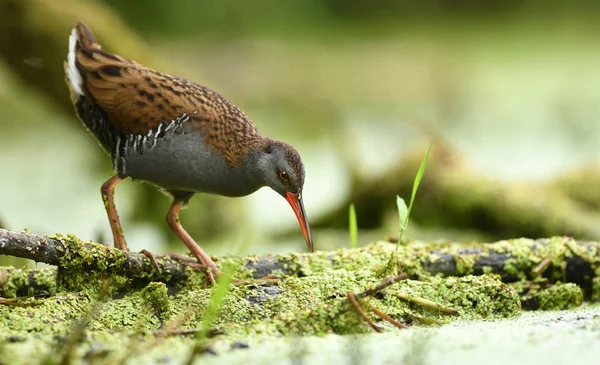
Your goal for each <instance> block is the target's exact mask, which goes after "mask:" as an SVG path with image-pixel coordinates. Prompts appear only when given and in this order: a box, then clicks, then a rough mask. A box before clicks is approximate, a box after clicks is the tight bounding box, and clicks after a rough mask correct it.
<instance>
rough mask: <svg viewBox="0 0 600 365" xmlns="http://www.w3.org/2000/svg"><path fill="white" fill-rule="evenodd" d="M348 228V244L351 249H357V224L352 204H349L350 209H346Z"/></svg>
mask: <svg viewBox="0 0 600 365" xmlns="http://www.w3.org/2000/svg"><path fill="white" fill-rule="evenodd" d="M348 228H349V230H350V244H351V245H352V248H356V247H358V222H357V220H356V209H355V208H354V204H350V209H348Z"/></svg>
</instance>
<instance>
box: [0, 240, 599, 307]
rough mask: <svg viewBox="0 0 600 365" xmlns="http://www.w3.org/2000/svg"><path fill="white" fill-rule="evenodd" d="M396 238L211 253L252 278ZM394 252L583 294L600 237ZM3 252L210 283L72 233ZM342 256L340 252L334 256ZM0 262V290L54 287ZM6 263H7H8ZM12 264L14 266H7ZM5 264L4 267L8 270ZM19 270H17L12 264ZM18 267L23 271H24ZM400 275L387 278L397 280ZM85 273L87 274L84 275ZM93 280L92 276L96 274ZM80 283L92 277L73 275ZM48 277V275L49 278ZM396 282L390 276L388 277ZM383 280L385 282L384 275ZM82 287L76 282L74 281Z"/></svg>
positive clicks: (165, 260)
mask: <svg viewBox="0 0 600 365" xmlns="http://www.w3.org/2000/svg"><path fill="white" fill-rule="evenodd" d="M395 250H396V245H393V244H390V243H385V242H378V243H375V244H372V245H369V246H365V247H363V248H359V249H357V250H341V251H332V252H315V253H314V254H303V253H296V254H290V255H264V256H248V257H246V258H232V257H229V258H221V259H219V258H215V260H216V262H217V264H219V265H221V264H223V262H225V261H228V260H229V261H231V260H234V261H235V260H237V261H238V262H240V261H241V262H240V263H242V266H241V268H240V271H239V272H238V273H237V274H236V279H239V280H240V282H241V283H247V284H251V283H252V282H253V280H254V279H259V278H267V277H273V276H277V275H279V276H282V275H290V276H307V275H311V273H315V274H316V273H318V272H319V271H314V269H315V268H318V267H329V268H332V269H336V268H342V267H344V265H346V266H347V265H352V266H356V267H372V268H373V270H376V268H377V266H381V265H384V264H385V262H386V261H387V260H388V259H389V255H390V254H391V252H394V251H395ZM398 252H399V260H401V261H402V262H400V264H401V265H402V267H405V268H406V270H405V272H406V273H407V274H408V275H409V277H412V278H415V277H418V275H419V273H422V274H426V273H429V274H442V275H443V276H464V275H482V274H485V273H495V274H498V275H500V277H501V278H502V281H503V282H505V283H512V282H518V281H522V280H537V279H539V278H540V275H541V276H542V278H544V279H547V280H549V282H550V283H556V282H559V281H560V282H563V283H574V284H577V285H578V286H580V287H581V289H582V290H583V291H584V293H585V294H586V295H589V294H590V293H591V292H592V290H593V285H594V284H593V283H594V280H595V279H596V277H597V276H598V274H597V273H600V259H599V257H600V244H599V243H598V242H583V241H576V240H574V239H571V238H564V237H555V238H549V239H537V240H531V239H516V240H509V241H499V242H495V243H486V244H468V245H461V244H427V243H424V242H413V243H408V244H406V245H403V246H401V247H399V250H398ZM0 255H12V256H16V257H21V258H28V259H32V260H35V261H36V262H43V263H46V264H50V265H56V266H57V267H58V276H59V279H60V278H61V277H65V276H66V275H68V274H70V273H71V271H72V270H79V271H80V272H81V271H83V272H84V273H85V274H88V273H92V272H95V273H105V274H108V275H120V276H123V277H125V278H126V280H127V285H129V286H136V287H141V286H144V285H146V284H147V283H149V282H151V281H161V282H165V283H167V284H169V285H171V284H177V285H179V284H181V283H184V284H185V283H189V284H190V285H208V281H207V280H206V278H205V275H204V273H203V272H202V271H197V270H192V269H191V268H189V267H188V266H187V265H186V263H185V262H182V261H179V260H175V259H173V258H171V257H169V256H160V255H157V263H158V266H159V269H160V270H156V268H155V267H154V265H153V264H152V262H151V261H150V260H149V259H148V258H147V256H145V255H144V254H140V253H135V252H128V253H125V252H122V251H119V250H117V249H114V248H112V247H106V246H103V245H100V244H96V243H92V242H82V241H79V240H78V239H76V238H75V237H71V236H69V237H55V238H50V237H40V236H38V235H34V234H31V233H25V232H12V231H7V230H4V229H0ZM337 258H339V259H337ZM4 270H5V272H4V273H3V272H2V270H0V296H6V297H9V295H4V294H3V293H5V292H6V289H7V287H6V285H4V284H5V283H7V282H10V285H11V286H10V290H11V293H12V295H10V297H15V296H27V295H39V294H44V293H48V292H51V290H49V289H48V284H47V283H40V280H37V278H39V277H42V276H43V275H41V273H43V271H40V270H33V269H30V271H28V272H27V273H26V276H25V278H21V279H19V280H11V276H12V275H13V274H12V273H11V271H10V269H4ZM7 270H8V271H7ZM12 270H15V269H12ZM6 271H7V272H6ZM14 274H15V275H16V274H17V273H16V272H14ZM21 274H23V273H21ZM403 278H404V276H400V277H395V278H388V279H386V280H392V281H394V282H395V281H397V280H402V279H403ZM88 279H89V278H88ZM94 280H96V279H94ZM72 281H73V277H72V276H71V277H70V280H69V285H72V287H71V289H77V285H81V286H85V285H88V284H89V283H90V282H89V280H88V281H87V282H85V281H84V282H81V283H73V282H72ZM46 282H50V279H48V280H46ZM392 284H393V283H392ZM380 285H383V286H386V285H388V284H387V283H386V281H384V282H382V283H381V284H380ZM381 289H382V288H380V287H374V288H371V289H367V290H366V291H365V292H363V293H357V294H356V296H357V298H361V297H365V296H370V295H372V293H375V292H377V291H379V290H381ZM78 290H80V288H79V289H78Z"/></svg>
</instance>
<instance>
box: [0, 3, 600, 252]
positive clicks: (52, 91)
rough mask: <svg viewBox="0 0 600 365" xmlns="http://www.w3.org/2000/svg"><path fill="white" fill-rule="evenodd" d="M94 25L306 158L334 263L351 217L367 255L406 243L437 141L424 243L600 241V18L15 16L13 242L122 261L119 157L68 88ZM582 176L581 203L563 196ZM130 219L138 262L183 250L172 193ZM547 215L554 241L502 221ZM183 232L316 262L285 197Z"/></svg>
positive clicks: (150, 10)
mask: <svg viewBox="0 0 600 365" xmlns="http://www.w3.org/2000/svg"><path fill="white" fill-rule="evenodd" d="M78 20H81V21H83V22H85V23H86V24H87V25H88V26H89V27H90V28H91V29H92V30H93V31H94V32H95V34H96V36H97V38H98V40H99V41H100V43H101V44H102V45H103V48H104V49H105V50H107V51H110V52H114V53H117V54H120V55H122V56H124V57H127V58H131V59H134V60H136V61H138V62H140V63H144V64H147V65H148V66H151V67H154V68H157V69H159V70H161V71H165V72H169V73H173V74H176V75H179V76H182V77H186V78H189V79H191V80H194V81H196V82H199V83H201V84H204V85H206V86H209V87H211V88H213V89H215V90H217V91H218V92H220V93H222V94H224V95H225V96H226V97H228V98H229V99H230V100H231V101H233V102H234V103H235V104H237V105H238V106H240V107H241V108H242V109H244V110H245V111H246V113H247V114H248V115H250V116H251V117H252V118H253V120H254V122H255V123H256V124H257V125H258V127H259V129H260V130H261V131H262V132H263V133H264V134H267V135H269V136H271V137H273V138H277V139H282V140H285V141H287V142H289V143H291V144H293V145H294V146H296V147H297V149H298V150H299V152H300V154H301V155H302V157H303V159H304V162H305V165H306V171H307V177H306V185H305V191H304V194H303V195H304V197H305V204H306V209H307V212H308V215H309V219H310V220H311V222H312V223H313V227H314V229H313V230H314V236H315V247H316V248H317V249H330V248H335V247H343V246H349V245H350V243H349V242H350V241H349V238H348V232H347V208H348V204H349V203H350V202H355V203H356V205H357V207H356V208H357V211H358V223H359V226H360V228H361V231H360V232H361V233H360V236H359V243H360V244H364V243H366V242H369V241H370V240H373V239H378V238H384V237H387V236H391V235H396V234H397V220H396V217H395V215H394V214H395V213H394V204H395V195H396V194H401V195H402V196H403V197H405V198H408V197H409V194H410V184H411V183H412V179H413V178H414V174H415V173H416V169H417V166H418V163H417V164H416V165H415V164H412V165H411V164H408V162H407V159H406V156H409V155H411V153H415V151H417V152H418V153H416V156H418V158H417V160H418V159H419V158H422V157H423V154H424V150H423V146H426V145H428V143H429V141H431V140H435V143H436V144H435V145H434V151H435V150H436V149H437V151H438V152H437V153H434V154H433V155H432V161H430V169H429V170H428V172H427V174H429V176H430V180H429V183H427V184H425V186H424V187H423V191H422V192H420V195H418V196H417V202H416V207H415V211H414V214H415V219H414V222H412V223H411V226H410V232H409V235H411V236H415V237H426V238H443V239H461V240H472V239H484V240H485V239H498V238H509V236H519V235H528V234H529V235H534V234H540V235H550V234H578V233H580V236H581V237H582V238H586V239H600V231H599V228H597V227H598V226H600V220H597V219H596V218H598V217H600V214H598V211H599V210H600V207H599V205H600V204H598V201H600V198H599V197H598V191H599V190H600V189H598V188H597V186H598V185H596V184H595V182H597V181H599V180H600V178H599V177H598V175H599V171H600V169H598V164H599V163H600V147H599V146H600V123H599V122H598V116H599V115H600V71H599V70H600V68H599V66H598V65H599V62H598V61H599V60H600V47H598V39H600V38H599V36H600V22H599V20H600V3H598V2H594V1H570V2H565V1H517V0H510V1H506V0H494V1H491V0H490V1H485V2H481V1H468V0H430V1H418V2H417V1H392V0H375V1H370V2H365V1H356V0H344V1H342V0H287V1H275V0H258V1H244V0H221V1H216V0H215V1H200V0H194V1H193V0H180V1H161V0H130V1H121V0H104V1H101V0H96V1H91V0H89V1H88V0H0V226H1V227H3V228H8V229H12V230H20V229H23V228H27V229H29V230H30V231H31V232H34V233H37V234H52V233H54V232H61V233H74V234H76V235H78V236H80V237H81V238H83V239H94V240H99V241H100V242H102V243H110V244H112V237H111V235H110V229H109V225H108V221H107V218H106V214H105V211H104V206H103V204H102V201H101V198H100V193H99V189H100V185H101V184H102V183H103V182H104V181H105V180H106V179H108V177H110V176H111V166H110V159H109V158H108V157H107V156H105V155H104V153H103V152H102V151H101V150H100V148H99V146H98V145H97V143H96V142H95V140H94V139H93V137H92V136H91V135H90V134H88V133H87V132H86V131H85V129H84V128H83V126H82V125H81V123H80V122H79V121H78V120H77V119H76V118H75V114H74V112H73V108H72V105H71V104H70V99H69V96H68V92H67V87H66V85H65V84H64V75H63V68H62V62H63V60H64V59H65V57H66V53H67V47H68V36H69V33H70V29H71V28H72V26H73V25H74V24H75V22H76V21H78ZM449 156H451V157H452V158H451V160H452V161H453V162H452V163H447V161H448V160H450V159H449V158H448V157H449ZM457 161H458V162H457ZM406 164H408V165H406ZM403 166H405V167H406V166H409V167H410V168H405V169H404V168H403ZM465 166H468V168H467V169H465ZM436 168H440V169H445V170H443V171H445V172H444V174H446V175H444V174H442V175H439V174H436V173H435V171H437V170H436ZM450 171H455V172H456V173H453V174H452V175H448V173H450ZM581 171H585V172H583V173H582V172H581ZM572 174H575V175H572ZM448 176H453V178H454V177H456V179H457V180H456V181H458V182H457V183H456V186H458V187H459V189H454V190H449V191H451V193H448V195H441V196H442V197H443V200H444V201H451V202H452V204H447V205H444V204H441V203H440V202H439V201H437V202H436V198H435V197H436V195H435V194H436V193H435V192H436V191H441V190H442V189H447V186H446V187H443V186H440V185H439V184H442V183H443V181H448V180H449V178H448ZM565 176H567V177H565ZM570 176H577V177H578V180H577V184H578V185H577V184H576V186H575V187H573V186H572V185H569V184H567V183H564V184H562V183H560V182H561V181H563V182H564V181H571V180H570ZM591 176H594V179H597V180H594V179H592V178H591ZM436 177H439V179H437V180H436ZM442 177H443V178H442ZM463 178H464V179H467V182H465V183H464V184H462V183H461V181H462V180H460V179H463ZM561 179H562V180H561ZM442 180H443V181H442ZM452 181H455V180H452ZM557 181H558V182H557ZM382 182H385V183H382ZM396 182H397V185H395V184H396ZM473 182H477V183H480V184H482V185H483V186H484V187H483V188H482V189H483V190H482V191H485V192H486V193H485V194H482V195H481V196H480V195H478V194H479V193H480V192H479V190H478V189H473V188H472V187H471V186H472V184H473ZM555 182H556V184H555ZM369 184H371V185H369ZM557 184H558V185H560V186H561V189H558V190H556V189H555V190H552V189H554V187H556V186H558V185H557ZM561 184H562V185H561ZM567 185H568V186H569V187H568V188H564V186H567ZM364 186H376V187H378V189H376V190H378V191H377V193H376V194H375V195H373V194H372V193H373V189H371V190H369V189H366V188H363V187H364ZM444 186H445V185H444ZM461 186H464V188H463V189H460V187H461ZM490 186H493V187H494V188H493V189H494V190H493V191H492V192H491V193H488V192H487V191H488V190H486V189H488V188H489V187H490ZM523 186H525V188H523ZM428 187H429V190H428ZM514 189H525V190H519V191H523V193H521V194H518V195H516V196H518V198H516V199H517V200H519V202H522V203H523V205H522V206H521V205H519V204H520V203H519V204H515V203H514V201H512V200H510V202H511V203H510V204H512V205H510V207H509V208H510V209H508V208H507V204H509V203H506V204H498V203H497V202H498V201H503V199H504V198H505V197H506V196H508V195H510V196H513V195H511V194H512V192H514V191H515V190H514ZM444 191H447V190H444ZM540 191H544V192H546V191H548V193H547V194H545V193H544V194H545V195H544V196H543V197H537V195H536V194H537V193H538V192H540ZM559 191H560V192H561V193H560V194H561V195H560V196H558V195H557V196H558V198H556V199H555V198H554V197H555V194H559V193H558V192H559ZM565 191H567V193H565ZM531 192H534V193H533V194H532V193H531ZM370 194H371V195H370ZM565 197H567V198H568V199H569V200H568V202H567V200H565V199H566V198H565ZM450 198H451V199H450ZM563 198H564V199H563ZM561 199H562V200H561ZM594 199H598V200H594ZM438 200H439V199H438ZM556 201H560V202H562V203H561V204H560V205H559V206H558V207H556V206H554V205H553V204H554V202H556ZM116 202H117V208H118V211H119V213H120V216H121V219H122V222H123V226H124V228H125V231H126V233H127V236H126V237H127V239H128V243H129V246H130V248H131V249H132V250H141V249H142V248H147V249H150V250H152V251H155V252H165V251H179V252H183V251H184V246H183V245H182V244H180V243H179V242H178V241H177V240H176V238H175V237H174V235H173V234H171V233H170V232H169V230H168V228H167V226H166V224H165V220H164V217H165V215H166V212H167V209H168V206H169V204H170V203H169V200H168V199H167V198H166V197H165V196H163V195H162V194H161V193H160V192H158V191H156V190H155V189H154V188H152V187H151V186H149V185H147V184H141V183H137V182H136V183H132V182H131V181H130V180H128V181H126V182H124V183H122V184H120V185H119V186H118V188H117V192H116ZM563 203H564V204H563ZM567 203H568V204H567ZM467 204H468V207H466V206H467ZM494 209H496V210H494ZM467 210H468V214H467V213H465V212H466V211H467ZM532 210H534V211H536V212H537V214H538V215H537V216H534V217H546V216H550V215H551V216H552V217H554V218H552V219H551V220H550V221H549V223H548V224H546V223H547V222H546V223H544V224H543V225H544V226H543V227H542V228H543V229H539V230H536V229H529V228H531V227H533V226H536V224H537V223H539V220H540V218H535V219H533V218H531V217H530V216H528V215H527V214H524V217H523V218H520V217H518V218H515V220H514V222H517V224H515V223H514V222H513V223H510V224H508V223H506V222H505V221H504V217H505V216H507V215H510V216H515V212H519V214H520V212H528V211H532ZM546 211H547V212H548V213H547V214H546ZM557 211H558V213H556V212H557ZM571 211H573V212H575V213H573V214H571V213H569V212H571ZM494 212H495V213H494ZM568 217H574V218H572V220H573V221H574V222H575V223H573V222H571V221H570V220H569V218H568ZM542 220H543V219H542ZM182 221H183V224H184V227H186V229H188V230H189V231H190V233H191V234H192V236H193V237H195V238H196V240H197V241H198V242H199V243H200V244H201V245H202V246H203V247H204V248H205V249H206V250H207V251H208V252H209V253H211V254H225V253H228V254H233V253H247V252H253V253H264V252H290V251H299V250H305V249H306V248H305V244H304V242H303V237H302V235H301V232H300V229H299V227H298V224H297V221H296V219H295V217H294V215H293V213H292V211H291V209H290V208H289V206H288V205H287V203H286V202H285V201H284V200H283V199H281V198H280V197H279V196H278V195H277V194H276V193H274V192H272V191H270V190H268V189H261V190H260V191H258V192H257V193H255V194H253V195H251V196H249V197H245V198H241V199H229V198H223V197H215V196H200V195H197V196H196V197H195V198H194V199H192V201H191V204H190V206H189V208H188V209H187V210H186V211H184V212H182ZM582 222H584V223H582ZM572 225H575V226H577V227H576V228H573V229H570V228H569V227H571V226H572ZM579 225H582V227H583V228H582V227H579ZM594 227H595V228H594ZM567 228H569V229H567ZM573 232H574V233H573ZM240 245H241V248H240ZM167 246H168V247H167Z"/></svg>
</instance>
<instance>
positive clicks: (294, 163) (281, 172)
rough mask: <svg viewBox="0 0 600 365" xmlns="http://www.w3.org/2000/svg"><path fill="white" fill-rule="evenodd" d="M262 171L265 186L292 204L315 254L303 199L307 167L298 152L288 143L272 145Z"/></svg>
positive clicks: (260, 167) (261, 162)
mask: <svg viewBox="0 0 600 365" xmlns="http://www.w3.org/2000/svg"><path fill="white" fill-rule="evenodd" d="M258 171H259V173H260V175H261V179H262V181H263V183H264V184H265V185H266V186H268V187H270V188H271V189H273V190H275V191H276V192H278V193H279V195H281V196H283V197H284V198H285V200H287V202H288V203H289V204H290V206H291V207H292V209H293V210H294V213H295V214H296V218H298V222H299V223H300V228H302V233H303V234H304V238H305V239H306V245H307V246H308V249H309V250H310V251H311V252H312V251H313V241H312V236H311V234H310V227H309V225H308V218H307V217H306V212H305V210H304V199H303V196H302V188H303V186H304V165H303V164H302V159H301V158H300V155H299V154H298V151H296V149H295V148H294V147H292V146H290V145H289V144H287V143H283V142H279V141H270V143H269V145H268V146H267V148H266V149H265V150H264V152H263V153H262V156H261V157H260V159H259V160H258Z"/></svg>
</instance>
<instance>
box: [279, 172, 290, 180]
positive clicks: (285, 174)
mask: <svg viewBox="0 0 600 365" xmlns="http://www.w3.org/2000/svg"><path fill="white" fill-rule="evenodd" d="M279 178H280V179H281V180H283V181H288V175H287V172H285V171H279Z"/></svg>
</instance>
